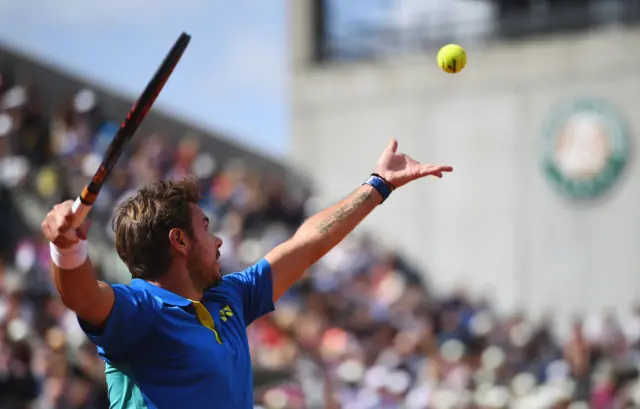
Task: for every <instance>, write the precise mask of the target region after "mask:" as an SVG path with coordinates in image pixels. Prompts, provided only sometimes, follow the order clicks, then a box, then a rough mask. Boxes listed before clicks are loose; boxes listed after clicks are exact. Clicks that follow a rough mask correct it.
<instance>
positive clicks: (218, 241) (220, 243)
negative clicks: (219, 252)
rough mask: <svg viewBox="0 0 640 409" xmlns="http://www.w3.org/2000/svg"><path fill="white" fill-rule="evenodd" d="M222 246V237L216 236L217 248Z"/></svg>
mask: <svg viewBox="0 0 640 409" xmlns="http://www.w3.org/2000/svg"><path fill="white" fill-rule="evenodd" d="M220 247H222V239H221V238H220V237H218V236H216V248H217V249H219V248H220Z"/></svg>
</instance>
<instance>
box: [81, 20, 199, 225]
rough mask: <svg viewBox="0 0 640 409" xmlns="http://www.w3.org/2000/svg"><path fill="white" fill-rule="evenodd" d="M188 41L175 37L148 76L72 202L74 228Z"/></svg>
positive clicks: (131, 136)
mask: <svg viewBox="0 0 640 409" xmlns="http://www.w3.org/2000/svg"><path fill="white" fill-rule="evenodd" d="M190 41H191V36H190V35H189V34H187V33H184V32H183V33H182V34H181V35H180V36H179V37H178V39H177V40H176V41H175V43H174V44H173V46H172V47H171V49H170V50H169V52H168V53H167V55H166V56H165V58H164V60H163V61H162V63H161V64H160V66H159V67H158V69H157V70H156V72H155V74H154V75H153V77H151V80H150V81H149V82H148V83H147V86H146V87H145V89H144V91H143V92H142V94H140V96H139V97H138V99H137V100H136V102H135V103H134V104H133V106H132V108H131V109H130V110H129V112H128V113H127V116H126V118H125V119H124V120H123V121H122V123H121V125H120V128H119V129H118V131H117V132H116V134H115V135H114V137H113V139H112V140H111V143H110V144H109V146H108V148H107V150H106V152H105V154H104V156H103V158H102V162H101V164H100V166H99V167H98V170H97V171H96V173H95V174H94V176H93V177H92V179H91V182H90V183H89V184H88V185H87V186H85V188H84V189H83V190H82V193H81V194H80V196H79V197H78V198H77V199H76V202H75V203H74V207H73V213H74V220H73V223H72V228H74V229H75V228H77V227H79V226H80V225H81V224H82V222H83V221H84V220H85V219H86V217H87V215H88V214H89V211H90V210H91V206H93V204H94V203H95V201H96V199H97V197H98V194H99V193H100V190H101V188H102V186H103V184H104V182H105V181H106V180H107V179H108V177H109V175H110V174H111V170H112V169H113V167H114V166H115V165H116V163H117V162H118V159H119V158H120V156H121V154H122V152H123V150H124V149H125V147H126V146H127V144H128V143H129V141H130V140H131V139H132V138H133V136H134V135H135V132H136V130H137V129H138V127H139V126H140V124H141V123H142V121H143V120H144V118H145V117H146V116H147V114H148V113H149V111H150V110H151V107H152V106H153V104H154V102H155V101H156V99H157V98H158V95H160V92H161V91H162V89H163V88H164V86H165V84H166V83H167V81H168V80H169V77H170V76H171V74H172V73H173V70H174V69H175V67H176V65H177V64H178V62H179V61H180V59H181V58H182V55H183V54H184V52H185V50H186V49H187V46H188V45H189V42H190Z"/></svg>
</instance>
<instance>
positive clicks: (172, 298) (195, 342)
mask: <svg viewBox="0 0 640 409" xmlns="http://www.w3.org/2000/svg"><path fill="white" fill-rule="evenodd" d="M112 287H113V290H114V292H115V303H114V306H113V310H112V311H111V314H110V315H109V318H108V320H107V322H106V325H105V327H104V329H102V330H101V331H99V332H97V331H95V330H93V329H92V328H91V327H90V326H89V325H87V324H86V323H83V322H82V321H81V322H80V325H81V326H82V328H83V330H84V331H85V333H86V334H87V336H88V337H89V338H90V339H91V341H93V342H94V343H95V344H96V345H97V346H98V352H99V354H100V356H101V357H102V359H103V360H104V361H105V363H106V369H105V372H106V378H107V386H108V389H109V399H110V401H111V408H127V409H139V408H144V409H155V408H158V409H164V408H166V409H190V408H193V409H202V408H212V409H214V408H221V409H222V408H224V409H226V408H233V409H250V408H253V407H254V402H253V372H252V368H251V356H250V354H249V342H248V340H247V332H246V327H247V326H248V325H249V324H251V322H253V321H254V320H255V319H257V318H259V317H261V316H263V315H265V314H267V313H269V312H271V311H273V310H274V305H273V283H272V280H271V267H270V265H269V263H268V262H267V261H266V260H264V259H263V260H260V261H259V262H258V263H256V264H254V265H253V266H251V267H249V268H248V269H246V270H245V271H243V272H240V273H233V274H229V275H226V276H225V277H224V278H223V279H222V283H221V284H220V285H219V286H217V287H213V288H211V289H209V290H207V291H205V293H204V297H203V299H202V300H201V302H202V304H204V306H205V307H206V308H207V310H209V312H210V313H211V315H212V316H213V319H214V321H215V326H216V328H217V330H218V333H219V335H220V339H221V342H222V343H220V342H219V341H218V340H217V339H216V336H215V333H214V332H213V331H212V330H210V329H208V328H206V327H205V326H203V325H202V324H201V323H200V322H199V321H198V318H197V317H196V313H195V309H194V307H193V304H192V303H191V301H189V300H188V299H186V298H183V297H181V296H179V295H177V294H174V293H171V292H169V291H166V290H163V289H162V288H159V287H156V286H154V285H153V284H150V283H148V282H147V281H144V280H141V279H134V280H132V282H131V285H121V284H115V285H113V286H112Z"/></svg>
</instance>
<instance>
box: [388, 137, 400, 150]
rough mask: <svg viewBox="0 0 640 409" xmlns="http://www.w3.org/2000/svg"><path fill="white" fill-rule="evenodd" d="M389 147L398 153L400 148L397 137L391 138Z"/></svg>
mask: <svg viewBox="0 0 640 409" xmlns="http://www.w3.org/2000/svg"><path fill="white" fill-rule="evenodd" d="M387 149H389V150H390V151H391V152H393V153H396V151H397V150H398V141H396V138H391V140H390V141H389V146H388V147H387Z"/></svg>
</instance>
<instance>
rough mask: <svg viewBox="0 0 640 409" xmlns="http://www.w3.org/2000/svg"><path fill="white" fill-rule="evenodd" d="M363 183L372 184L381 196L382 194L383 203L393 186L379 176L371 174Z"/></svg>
mask: <svg viewBox="0 0 640 409" xmlns="http://www.w3.org/2000/svg"><path fill="white" fill-rule="evenodd" d="M363 185H370V186H372V187H373V188H374V189H375V190H377V191H378V193H380V196H382V202H380V203H381V204H382V203H384V201H385V200H387V198H388V197H389V195H390V194H391V187H389V185H387V183H386V182H385V181H384V180H383V179H382V178H381V177H379V176H374V175H371V176H369V178H368V179H367V180H366V181H365V182H364V183H363Z"/></svg>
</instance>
